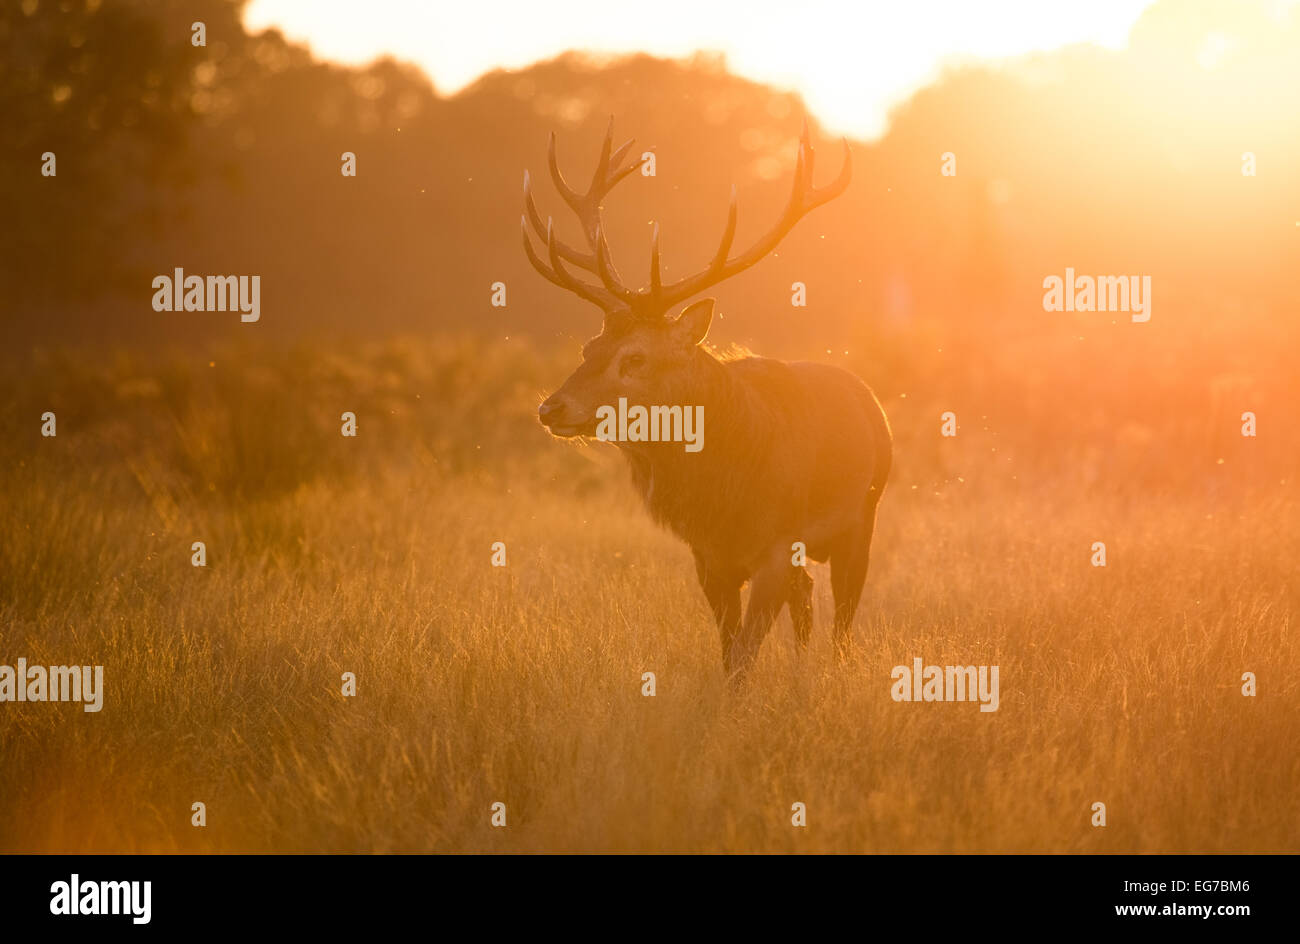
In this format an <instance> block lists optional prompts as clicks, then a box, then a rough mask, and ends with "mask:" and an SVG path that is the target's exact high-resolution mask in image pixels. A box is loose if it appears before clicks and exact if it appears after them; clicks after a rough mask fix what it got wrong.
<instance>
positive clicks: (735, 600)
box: [695, 557, 744, 664]
mask: <svg viewBox="0 0 1300 944" xmlns="http://www.w3.org/2000/svg"><path fill="white" fill-rule="evenodd" d="M695 572H696V574H697V575H698V576H699V578H700V588H701V589H702V590H703V591H704V598H705V599H706V600H708V601H709V609H711V610H712V611H713V621H714V622H715V623H717V624H718V636H719V638H720V639H721V641H722V660H723V663H724V664H725V663H726V661H727V660H728V659H729V658H730V654H731V647H732V646H733V645H734V644H735V639H736V633H737V632H739V630H740V585H741V584H742V583H743V582H744V581H742V580H740V579H737V578H735V577H734V576H732V575H730V574H725V573H721V572H719V571H718V570H716V569H713V568H709V567H707V566H706V565H705V563H704V562H703V561H702V560H700V558H698V557H696V558H695Z"/></svg>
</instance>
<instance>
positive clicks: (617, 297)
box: [521, 118, 853, 318]
mask: <svg viewBox="0 0 1300 944" xmlns="http://www.w3.org/2000/svg"><path fill="white" fill-rule="evenodd" d="M613 134H614V120H613V118H611V119H610V124H609V130H608V131H606V133H605V143H604V145H603V146H602V147H601V151H600V160H599V161H598V162H597V164H596V171H595V173H594V174H593V175H592V179H591V186H590V187H589V188H588V190H587V192H586V193H578V192H577V191H575V190H574V189H573V188H572V187H570V186H569V185H568V183H567V182H566V181H565V179H564V177H563V175H562V174H561V173H560V169H559V166H558V165H557V164H556V160H555V133H554V132H552V133H551V139H550V145H549V148H548V152H547V157H548V160H549V163H550V167H551V177H552V179H553V180H554V181H555V188H556V189H557V190H558V191H559V192H560V196H561V197H563V198H564V202H565V203H567V204H568V205H569V206H570V207H571V208H572V209H573V211H574V213H576V214H577V216H578V219H579V221H580V222H581V223H582V227H583V231H584V233H585V234H586V237H587V242H588V244H589V245H590V246H591V252H582V251H581V250H577V249H574V248H573V247H571V246H568V245H565V244H564V243H563V242H561V241H560V240H559V239H558V238H557V237H556V236H555V229H554V226H553V224H552V222H551V220H550V219H548V220H547V221H546V224H545V225H542V217H541V214H539V213H538V212H537V207H536V205H535V204H534V202H533V196H532V189H531V183H530V178H529V176H528V173H527V172H525V173H524V217H523V219H522V220H521V224H522V226H523V236H524V251H525V252H526V253H527V254H528V260H529V261H530V262H531V263H532V264H533V267H534V268H535V269H537V271H538V272H540V273H541V274H542V275H544V276H545V277H546V278H547V279H549V280H550V281H552V282H554V283H555V284H556V285H558V286H560V287H561V288H565V289H568V290H569V291H571V292H574V293H575V294H577V295H579V296H581V297H582V298H585V299H587V300H588V301H590V302H593V303H594V304H596V305H599V306H600V307H601V308H603V309H604V310H605V311H606V313H609V312H613V311H618V310H627V311H631V312H632V313H633V314H636V315H639V316H642V317H652V318H657V317H660V316H662V315H663V314H664V313H665V312H666V311H667V310H668V309H669V308H671V307H672V306H673V305H675V304H677V303H678V302H682V301H685V300H686V299H688V298H690V297H691V296H693V295H698V294H699V293H700V292H702V291H704V290H705V289H706V288H709V287H710V286H712V285H716V284H717V283H719V282H721V281H723V280H725V279H729V278H731V276H733V275H735V274H736V273H738V272H742V271H744V270H745V269H748V268H749V267H750V266H752V265H754V264H755V263H756V262H759V261H760V260H761V259H763V257H764V256H766V255H767V254H768V253H769V252H771V251H772V250H773V249H775V248H776V246H777V244H778V243H780V242H781V240H782V239H784V238H785V236H786V234H787V233H789V232H790V230H791V229H793V228H794V225H795V224H796V223H798V222H799V220H801V219H802V218H803V217H804V216H806V215H807V214H808V213H810V212H811V211H813V210H815V209H816V208H817V207H819V206H821V205H822V204H824V203H828V202H829V201H831V200H833V199H835V198H836V197H838V196H839V195H840V194H841V193H843V192H844V191H845V189H847V188H848V185H849V180H850V179H851V178H852V176H853V160H852V155H851V153H850V151H849V142H848V140H847V139H845V140H844V165H843V167H842V168H841V169H840V173H839V176H838V177H836V178H835V180H834V182H833V183H831V184H830V185H829V186H826V187H820V188H818V187H814V186H813V184H812V178H813V165H814V162H815V160H816V154H815V153H814V151H813V146H812V141H811V140H810V138H809V135H808V122H807V120H805V121H804V123H803V130H802V132H801V133H800V135H799V154H798V157H797V159H796V161H795V170H794V184H793V186H792V187H791V191H790V200H789V202H788V203H787V204H786V208H785V212H784V213H782V214H781V218H780V219H779V220H778V221H777V223H776V225H775V226H773V227H772V229H770V230H769V231H768V232H767V233H766V234H764V235H763V237H762V238H761V239H759V240H758V241H757V242H756V243H754V244H753V245H752V246H751V247H750V248H749V249H748V250H746V251H745V252H743V253H741V254H740V255H738V256H736V257H735V258H728V257H729V255H730V253H731V243H732V241H733V240H734V239H735V236H736V188H735V186H734V185H733V186H732V188H731V202H730V205H729V207H728V209H727V224H726V226H725V228H724V229H723V231H722V241H721V242H720V243H719V244H718V249H717V252H715V253H714V255H713V260H712V261H711V262H710V263H709V265H708V266H707V267H706V268H705V269H704V270H703V271H702V272H699V273H697V274H695V275H690V276H686V277H685V278H681V279H678V280H677V281H676V282H673V283H671V284H670V285H666V286H665V285H664V284H663V277H662V274H661V269H660V262H659V226H658V224H656V225H655V228H654V235H653V237H652V239H651V244H650V287H649V288H648V289H644V290H639V291H634V290H631V289H628V288H627V287H625V286H624V285H623V284H622V282H621V280H620V279H619V275H618V271H617V270H616V269H615V268H614V263H613V260H612V259H610V255H609V245H608V243H607V242H606V240H605V234H604V228H603V225H602V221H601V216H600V209H601V206H600V205H601V201H602V200H603V199H604V197H605V195H606V194H608V193H609V191H610V190H611V189H613V187H614V185H615V184H617V183H618V182H619V181H621V180H623V179H624V178H625V177H627V176H628V175H629V174H631V173H632V172H633V171H634V170H636V169H637V168H638V167H639V166H640V162H639V161H638V162H636V163H634V164H631V165H629V166H627V167H623V168H621V169H615V168H618V166H619V164H621V163H622V160H623V158H624V157H625V156H626V154H627V151H628V149H629V148H631V146H632V142H631V141H628V142H627V143H626V144H624V145H622V146H621V147H620V148H618V150H617V151H614V152H612V153H611V145H612V143H613ZM529 223H531V224H532V227H533V229H534V230H535V231H536V232H537V235H538V236H539V237H543V238H544V239H545V241H546V248H547V255H548V256H549V260H550V265H549V266H548V265H546V263H544V262H543V261H542V260H541V259H540V258H538V256H537V253H536V252H535V251H534V249H533V244H532V239H531V238H530V237H529V235H528V226H529ZM565 260H567V261H569V262H571V263H572V264H574V265H576V266H578V267H580V268H582V269H584V270H586V271H587V272H591V273H594V274H595V275H597V276H599V277H600V284H599V285H592V284H590V283H587V282H584V281H582V280H581V279H578V278H576V277H575V276H574V275H572V274H571V273H570V272H569V271H568V270H567V269H565V267H564V261H565Z"/></svg>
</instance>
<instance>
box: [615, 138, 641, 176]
mask: <svg viewBox="0 0 1300 944" xmlns="http://www.w3.org/2000/svg"><path fill="white" fill-rule="evenodd" d="M635 143H636V139H635V138H628V139H627V140H626V141H624V142H623V143H622V144H620V145H619V146H618V150H616V151H615V152H614V153H613V155H612V156H611V157H610V159H609V163H610V166H611V167H617V166H618V165H619V164H622V163H623V158H625V157H626V156H627V152H628V151H630V150H632V145H633V144H635ZM640 166H641V162H640V161H637V162H636V163H635V164H633V165H632V166H631V167H630V168H628V170H636V169H637V168H638V167H640ZM619 179H620V180H621V179H622V178H619Z"/></svg>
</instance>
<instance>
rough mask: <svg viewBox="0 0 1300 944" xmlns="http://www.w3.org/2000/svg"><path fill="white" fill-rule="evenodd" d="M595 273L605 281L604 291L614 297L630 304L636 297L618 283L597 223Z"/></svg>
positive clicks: (603, 235)
mask: <svg viewBox="0 0 1300 944" xmlns="http://www.w3.org/2000/svg"><path fill="white" fill-rule="evenodd" d="M596 274H597V275H599V276H600V280H601V281H602V282H603V283H605V291H607V292H609V293H610V294H611V295H613V296H614V297H615V298H618V299H620V300H621V301H623V302H626V303H629V304H630V303H631V301H632V299H633V298H635V297H636V292H633V291H631V290H630V289H626V288H624V287H623V286H622V285H620V284H619V281H618V273H617V272H615V271H614V263H613V261H612V260H611V259H610V258H609V244H608V243H607V242H605V234H604V233H603V232H601V229H600V224H599V223H598V224H596Z"/></svg>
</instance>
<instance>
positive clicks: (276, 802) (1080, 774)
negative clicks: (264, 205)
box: [0, 341, 1300, 852]
mask: <svg viewBox="0 0 1300 944" xmlns="http://www.w3.org/2000/svg"><path fill="white" fill-rule="evenodd" d="M571 357H572V354H571V352H567V351H566V352H563V353H559V354H556V355H555V356H554V357H551V356H550V355H545V356H544V355H541V354H537V353H535V352H533V351H532V350H531V349H529V348H527V347H524V346H522V345H516V344H513V343H512V344H511V345H495V346H491V347H475V346H474V345H473V344H471V343H470V342H463V343H462V342H450V341H445V342H439V343H438V344H436V345H430V344H426V345H420V344H415V343H408V344H397V343H394V344H389V345H383V346H379V347H376V348H374V349H371V350H367V351H364V352H359V353H356V354H354V355H350V356H349V357H347V358H343V357H341V356H328V355H326V354H324V353H322V352H319V351H318V352H311V351H300V350H299V351H283V352H279V353H259V354H257V355H256V356H254V355H248V356H243V355H240V354H238V353H237V352H236V353H232V354H231V355H230V356H229V358H228V359H225V358H223V359H217V360H214V361H211V362H210V361H209V360H208V358H206V357H205V358H204V359H203V360H202V361H199V360H195V359H189V360H187V359H186V357H184V356H182V355H179V354H171V355H165V356H164V355H157V356H154V357H151V358H145V357H143V356H137V357H136V358H134V359H133V358H131V357H125V356H123V357H120V358H117V359H109V360H108V361H107V362H106V363H103V364H91V363H90V362H88V361H85V360H82V361H77V360H69V359H62V358H47V359H45V360H40V359H38V360H37V361H35V362H34V363H33V364H32V365H31V366H30V370H29V371H28V372H27V373H24V374H22V375H21V376H18V375H15V376H14V377H13V379H11V380H9V381H7V382H6V383H7V384H8V387H9V389H7V390H6V398H7V399H8V400H9V401H10V402H11V404H12V413H11V414H10V416H9V417H7V418H6V419H5V421H4V422H5V428H4V429H3V433H4V436H5V441H6V442H7V443H9V445H8V446H6V447H5V449H6V454H5V455H4V466H3V479H2V480H0V487H2V488H3V492H4V499H3V502H2V503H0V508H2V509H3V510H2V511H0V529H3V533H4V536H5V537H4V541H3V548H2V550H0V663H4V664H8V665H13V664H14V660H15V659H17V658H18V657H20V656H21V657H26V659H27V660H28V662H29V663H31V664H37V663H40V664H78V665H79V664H100V665H103V666H104V667H105V685H106V694H105V697H104V708H103V710H102V711H101V712H99V713H85V712H83V711H82V710H81V707H80V706H79V705H75V704H53V703H24V704H8V703H7V704H4V705H0V851H5V852H12V851H38V852H56V851H57V852H118V851H120V852H173V851H182V852H209V851H591V850H610V851H628V852H631V851H755V852H796V851H836V852H1175V851H1197V852H1226V851H1290V852H1297V851H1300V793H1298V792H1297V790H1296V785H1297V783H1300V753H1297V751H1296V749H1295V745H1296V743H1297V736H1298V735H1300V686H1298V685H1297V682H1296V678H1297V672H1298V671H1300V645H1298V644H1297V641H1296V636H1295V631H1296V614H1297V612H1298V609H1300V581H1298V580H1297V574H1296V562H1297V560H1300V504H1298V502H1297V499H1296V493H1295V483H1294V480H1293V479H1290V478H1286V479H1279V478H1277V477H1275V476H1272V475H1271V471H1270V470H1264V471H1265V472H1268V473H1269V474H1264V473H1263V472H1261V473H1260V474H1258V475H1256V476H1255V477H1254V478H1253V479H1252V480H1251V482H1250V483H1249V484H1248V485H1242V486H1241V487H1240V488H1237V487H1228V485H1233V486H1235V484H1237V483H1236V482H1235V480H1234V481H1232V482H1229V483H1227V485H1225V484H1224V482H1222V481H1220V480H1218V479H1214V478H1213V476H1212V474H1210V473H1207V475H1206V477H1204V478H1197V477H1191V478H1189V477H1187V476H1177V477H1176V476H1172V475H1171V476H1170V477H1169V484H1168V485H1167V487H1166V486H1161V485H1160V484H1159V483H1158V481H1157V484H1155V485H1153V484H1152V474H1151V471H1150V462H1151V461H1153V459H1152V457H1160V456H1167V453H1168V450H1167V449H1163V448H1162V447H1161V446H1160V444H1159V443H1158V442H1157V443H1155V444H1154V445H1151V446H1150V447H1148V448H1146V451H1144V452H1143V453H1142V456H1140V457H1138V459H1133V458H1132V457H1128V458H1124V460H1123V462H1124V463H1129V464H1127V465H1125V464H1123V463H1121V458H1122V457H1121V456H1120V455H1119V452H1118V450H1120V449H1121V447H1122V446H1123V443H1121V444H1119V445H1116V446H1115V450H1116V452H1115V454H1114V456H1112V457H1111V458H1114V462H1111V463H1107V462H1101V463H1096V462H1094V463H1092V464H1091V465H1089V464H1087V463H1082V464H1081V463H1071V462H1070V461H1068V459H1067V458H1066V456H1065V452H1064V451H1061V452H1059V461H1057V460H1056V459H1054V458H1053V456H1056V455H1058V454H1057V453H1054V452H1052V450H1049V449H1046V448H1044V449H1043V450H1042V455H1041V456H1040V457H1039V461H1034V462H1029V461H1024V462H1022V463H1019V464H1015V463H1003V464H1001V465H995V464H992V463H991V462H989V461H986V460H987V457H988V455H989V442H990V437H991V436H994V435H995V434H996V433H998V432H999V430H998V429H997V428H996V418H995V419H994V420H990V421H989V424H988V425H987V426H985V427H976V426H974V425H973V426H972V429H971V432H970V435H969V436H966V437H965V438H963V437H962V436H959V437H958V438H957V439H956V440H954V441H952V442H950V443H942V444H934V442H933V441H932V440H934V439H935V437H936V434H937V425H938V424H937V415H938V410H937V406H936V408H935V409H933V410H932V409H931V407H932V405H931V404H929V403H918V402H917V398H916V397H915V396H913V397H912V398H910V399H900V398H897V397H892V396H889V395H887V394H882V398H883V399H884V402H885V406H886V408H887V410H889V412H890V414H891V418H892V420H893V423H894V426H895V430H896V433H897V435H898V441H899V461H898V465H897V467H896V470H895V475H894V479H893V482H892V484H891V486H890V488H889V490H888V491H887V493H886V496H885V499H884V502H883V504H882V506H881V512H880V520H879V529H878V532H877V538H876V545H875V555H874V559H873V565H872V572H871V574H870V576H869V578H868V585H867V592H866V595H865V597H864V604H863V607H862V609H861V610H860V612H859V616H858V620H857V625H856V632H855V636H856V645H855V649H854V651H853V652H852V654H851V655H850V657H849V658H848V659H847V660H845V661H842V662H841V661H840V660H839V659H838V658H837V657H836V656H835V654H834V651H833V647H832V646H831V644H830V640H829V632H828V630H829V627H828V623H829V616H830V596H829V585H828V581H827V579H826V575H825V574H824V572H823V571H822V569H821V568H819V567H818V568H814V569H813V575H814V578H815V579H816V580H817V591H816V594H817V595H816V620H817V623H816V628H815V631H814V637H813V644H812V646H811V647H810V649H809V650H808V651H807V652H806V653H802V654H801V653H800V652H799V651H798V649H797V648H796V647H795V644H794V642H793V638H792V632H791V628H790V624H789V620H788V617H787V616H785V615H783V616H782V618H781V619H780V621H778V623H777V625H776V627H775V628H774V630H773V632H772V634H771V635H770V636H769V637H768V640H767V642H766V644H765V645H764V647H763V650H762V653H761V657H760V660H759V665H758V667H757V670H756V672H755V673H754V675H753V677H752V678H751V679H750V681H749V683H748V685H747V686H746V687H745V688H744V689H743V690H742V691H738V692H733V691H731V690H729V689H728V686H727V685H726V684H725V682H724V679H723V677H722V671H721V665H720V656H719V647H718V641H717V637H716V631H715V629H714V627H713V624H712V620H711V619H710V617H709V615H708V611H707V608H706V605H705V603H704V600H703V597H702V595H701V594H700V593H699V591H698V589H697V586H696V584H695V577H694V569H693V566H692V563H691V559H690V555H689V552H688V551H687V549H686V548H685V546H684V545H682V544H681V543H680V542H678V541H677V540H676V539H675V538H674V537H672V536H671V535H669V534H667V533H664V532H662V531H660V530H659V529H658V528H656V527H655V526H654V525H653V524H652V523H651V522H650V520H649V519H648V516H647V515H646V514H645V513H644V512H643V511H642V509H641V508H640V507H639V505H638V503H637V501H636V500H635V498H634V496H633V494H632V492H631V488H630V485H629V484H628V482H627V475H626V472H625V470H624V469H623V468H622V464H621V461H620V460H619V458H618V457H617V455H614V454H612V453H613V450H612V449H610V448H607V447H597V446H589V447H572V446H566V445H562V444H560V443H557V442H554V441H551V440H550V439H549V438H548V437H547V436H546V435H545V434H544V433H543V432H542V431H541V430H540V428H539V427H538V426H537V425H536V422H535V419H534V418H533V417H532V415H531V411H532V409H533V408H534V407H535V404H536V402H537V396H538V394H539V393H541V392H542V391H543V389H545V388H546V387H547V386H548V385H549V386H551V387H553V386H555V385H556V384H558V382H559V380H561V379H562V378H563V375H564V369H565V365H566V364H567V361H568V359H571ZM868 379H870V377H869V375H868ZM467 391H473V393H472V394H471V393H468V392H467ZM1033 399H1034V398H1033V397H1029V398H1026V403H1027V406H1026V409H1035V410H1040V409H1048V407H1047V406H1039V405H1035V404H1034V403H1033V402H1032V401H1033ZM451 404H454V407H452V406H451ZM47 409H48V410H53V411H55V412H56V414H57V416H58V424H59V425H58V436H57V437H55V438H52V439H43V438H41V437H40V436H39V426H40V423H39V416H40V414H41V413H42V412H43V411H44V410H47ZM343 410H353V411H355V412H356V413H357V416H358V426H359V435H358V436H357V437H356V438H355V439H345V438H343V437H342V436H340V435H339V429H338V428H339V414H340V413H341V412H342V411H343ZM931 413H933V416H934V417H935V419H934V421H933V422H932V421H931V420H930V419H929V418H928V417H930V414H931ZM923 418H925V419H924V421H923ZM1003 419H1005V417H1003ZM922 426H923V427H924V430H923V431H922ZM990 427H994V428H992V429H990ZM1002 432H1003V439H1002V440H999V442H1005V440H1006V438H1007V434H1006V433H1005V430H1003V431H1002ZM1062 435H1065V434H1062ZM927 437H929V438H928V439H927ZM1142 438H1143V437H1142V436H1137V435H1136V434H1135V435H1132V436H1130V437H1129V440H1134V441H1140V440H1142ZM927 442H929V443H930V444H929V445H925V443H927ZM1125 442H1128V440H1125ZM1008 450H1009V451H1010V452H1011V453H1014V450H1011V449H1010V448H1009V447H1008ZM1104 458H1105V457H1104ZM1234 461H1235V456H1234V455H1229V456H1228V463H1227V464H1228V467H1229V468H1231V467H1232V465H1233V462H1234ZM1143 463H1146V464H1145V465H1144V464H1143ZM1010 465H1015V468H1016V473H1015V474H1010V472H1008V466H1010ZM1098 469H1100V470H1101V471H1098ZM1136 469H1146V470H1147V474H1146V475H1145V477H1144V478H1142V477H1140V476H1137V475H1129V474H1127V473H1128V472H1131V471H1133V470H1136ZM1139 478H1142V481H1141V482H1139V481H1138V479H1139ZM1156 479H1157V480H1158V479H1159V477H1158V476H1156ZM1135 483H1136V484H1135ZM200 540H201V541H204V542H205V544H206V546H207V553H208V563H207V566H206V567H204V568H196V567H193V566H191V563H190V557H191V549H190V548H191V544H192V542H194V541H200ZM1097 540H1102V541H1105V542H1106V544H1107V549H1108V564H1107V566H1106V567H1104V568H1097V567H1093V566H1091V565H1090V563H1089V558H1090V546H1091V544H1092V542H1093V541H1097ZM495 541H503V542H505V544H506V547H507V555H508V557H507V559H508V565H507V566H506V567H492V566H490V559H491V545H492V544H493V542H495ZM918 656H919V657H922V658H924V659H925V661H926V662H927V663H938V664H949V663H951V664H994V665H998V666H1000V678H1001V698H1000V701H1001V704H1000V709H999V710H998V711H997V712H995V713H981V712H980V711H978V708H977V706H976V705H975V704H972V703H962V704H945V703H934V704H908V703H896V702H894V701H893V700H891V698H890V686H891V678H890V670H891V668H892V667H893V666H895V665H899V664H910V662H911V660H912V659H913V658H914V657H918ZM1248 671H1249V672H1253V673H1255V674H1256V676H1257V678H1258V686H1259V694H1258V696H1257V697H1253V698H1250V697H1243V695H1242V692H1241V685H1242V682H1241V677H1242V673H1243V672H1248ZM344 672H354V673H356V677H357V695H356V697H353V698H345V697H343V696H342V694H341V692H340V686H341V680H340V677H341V675H342V673H344ZM644 672H654V673H655V674H656V679H657V694H656V695H655V696H654V697H644V696H643V695H642V693H641V691H642V674H643V673H644ZM196 801H202V802H204V803H205V804H206V806H207V825H206V826H205V827H202V828H198V827H194V826H192V825H191V822H190V818H191V804H192V803H194V802H196ZM1098 801H1100V802H1104V803H1105V804H1106V808H1107V825H1106V826H1105V827H1104V828H1097V827H1094V826H1092V825H1091V824H1090V818H1091V815H1092V813H1091V806H1092V804H1093V803H1095V802H1098ZM495 802H502V803H504V804H506V810H507V823H508V825H507V826H506V827H505V828H495V827H493V826H492V825H490V822H489V820H490V816H491V810H490V808H491V806H492V804H493V803H495ZM795 802H802V803H804V804H806V807H807V827H806V828H795V827H793V826H792V825H791V805H792V804H793V803H795Z"/></svg>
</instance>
